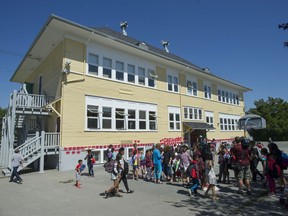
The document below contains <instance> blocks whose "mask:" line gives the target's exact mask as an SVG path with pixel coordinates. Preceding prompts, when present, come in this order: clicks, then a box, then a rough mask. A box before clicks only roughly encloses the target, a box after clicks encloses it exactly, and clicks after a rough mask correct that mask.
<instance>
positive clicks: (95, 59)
mask: <svg viewBox="0 0 288 216" xmlns="http://www.w3.org/2000/svg"><path fill="white" fill-rule="evenodd" d="M88 58H89V59H88V61H89V64H93V65H98V56H97V55H94V54H91V53H89V57H88Z"/></svg>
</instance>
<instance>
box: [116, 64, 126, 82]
mask: <svg viewBox="0 0 288 216" xmlns="http://www.w3.org/2000/svg"><path fill="white" fill-rule="evenodd" d="M116 80H120V81H124V63H123V62H121V61H116Z"/></svg>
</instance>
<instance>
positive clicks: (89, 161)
mask: <svg viewBox="0 0 288 216" xmlns="http://www.w3.org/2000/svg"><path fill="white" fill-rule="evenodd" d="M84 160H87V167H88V175H89V176H91V177H94V170H93V165H94V162H95V159H94V156H93V154H92V151H91V150H90V149H89V150H88V153H87V155H86V157H85V158H84Z"/></svg>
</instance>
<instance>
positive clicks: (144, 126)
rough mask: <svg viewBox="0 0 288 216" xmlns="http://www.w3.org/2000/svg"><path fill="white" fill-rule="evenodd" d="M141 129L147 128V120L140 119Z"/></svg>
mask: <svg viewBox="0 0 288 216" xmlns="http://www.w3.org/2000/svg"><path fill="white" fill-rule="evenodd" d="M139 129H141V130H144V129H146V121H139Z"/></svg>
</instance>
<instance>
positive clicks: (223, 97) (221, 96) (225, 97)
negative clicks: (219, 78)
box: [218, 89, 239, 105]
mask: <svg viewBox="0 0 288 216" xmlns="http://www.w3.org/2000/svg"><path fill="white" fill-rule="evenodd" d="M218 101H221V102H224V103H230V104H236V105H239V96H238V95H237V94H235V93H232V92H227V91H224V90H220V89H218Z"/></svg>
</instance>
